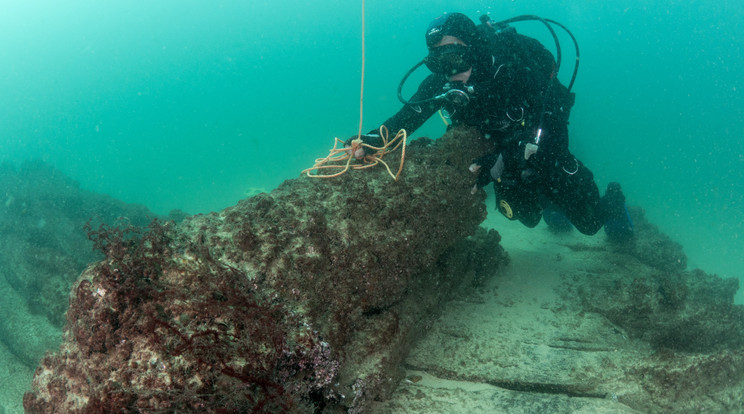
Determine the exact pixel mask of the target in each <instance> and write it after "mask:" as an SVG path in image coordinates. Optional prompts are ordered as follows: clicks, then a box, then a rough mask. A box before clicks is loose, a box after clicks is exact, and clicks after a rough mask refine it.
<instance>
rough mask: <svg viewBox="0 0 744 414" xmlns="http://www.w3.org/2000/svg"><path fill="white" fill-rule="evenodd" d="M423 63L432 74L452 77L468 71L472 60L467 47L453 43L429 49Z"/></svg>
mask: <svg viewBox="0 0 744 414" xmlns="http://www.w3.org/2000/svg"><path fill="white" fill-rule="evenodd" d="M424 63H425V64H426V67H427V68H429V70H430V71H432V72H433V73H439V74H442V75H446V76H452V75H455V74H458V73H461V72H465V71H467V70H468V69H470V68H471V67H472V66H473V58H472V52H471V50H470V48H469V47H468V46H465V45H463V44H459V43H453V44H447V45H442V46H437V47H433V48H431V49H429V55H428V56H427V57H426V58H425V59H424Z"/></svg>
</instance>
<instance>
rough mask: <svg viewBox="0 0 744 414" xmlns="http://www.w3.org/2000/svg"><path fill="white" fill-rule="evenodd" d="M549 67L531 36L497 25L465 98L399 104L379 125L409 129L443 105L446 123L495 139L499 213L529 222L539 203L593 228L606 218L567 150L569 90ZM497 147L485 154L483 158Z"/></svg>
mask: <svg viewBox="0 0 744 414" xmlns="http://www.w3.org/2000/svg"><path fill="white" fill-rule="evenodd" d="M554 68H555V61H554V59H553V56H552V54H551V53H550V52H549V51H548V50H547V49H545V47H543V46H542V44H540V42H538V41H537V40H535V39H533V38H530V37H527V36H523V35H520V34H518V33H516V32H514V31H510V32H506V33H500V34H498V35H495V36H493V39H492V41H490V42H488V43H487V46H484V47H483V50H481V51H480V52H479V53H478V60H477V63H476V64H475V65H474V66H473V71H472V74H471V76H470V79H469V80H468V83H467V85H469V86H472V88H473V89H472V93H471V94H470V97H471V99H470V101H469V103H468V104H467V105H465V106H462V107H457V106H454V105H449V104H446V103H443V101H442V100H439V101H429V102H427V103H423V104H420V105H405V106H404V107H403V108H402V109H401V110H400V111H399V112H398V113H396V114H395V115H393V116H392V117H391V118H390V119H388V120H387V121H385V123H384V125H385V126H386V127H387V128H388V130H390V131H398V130H400V129H401V128H403V129H406V130H407V131H408V132H409V133H411V132H413V131H414V130H416V129H417V128H419V127H420V126H421V125H422V124H423V123H424V122H425V121H426V120H427V119H428V118H429V117H431V116H432V115H433V114H434V113H435V112H436V111H437V110H439V109H440V108H441V109H444V110H445V111H446V112H447V113H448V114H449V115H450V117H451V120H452V123H453V125H461V124H464V125H470V126H475V127H477V128H478V129H479V130H480V131H481V132H482V133H483V134H484V136H485V138H486V139H492V140H495V143H496V147H497V154H501V155H502V156H503V159H504V165H505V169H504V172H503V174H502V175H501V179H500V180H499V181H498V182H494V188H495V190H496V194H497V203H498V207H499V210H500V211H501V212H502V213H503V214H504V215H506V216H507V217H509V218H510V219H515V220H520V221H521V222H522V223H524V224H525V225H526V226H528V227H534V226H536V225H537V224H538V223H539V222H540V218H541V217H542V211H543V208H545V207H548V206H551V205H552V206H551V207H552V208H556V209H558V210H559V211H561V212H562V213H563V214H564V215H565V216H566V217H567V218H568V219H569V220H570V221H571V223H572V224H573V225H574V226H575V227H576V228H577V229H578V230H579V231H581V232H582V233H585V234H594V233H596V232H597V231H598V230H599V229H600V228H601V227H602V225H603V224H604V223H605V221H606V219H607V214H606V213H605V210H606V209H605V208H604V206H603V204H604V203H603V202H602V201H601V200H600V197H599V191H598V189H597V185H596V184H595V182H594V177H593V175H592V173H591V171H589V169H588V168H586V167H585V166H584V164H582V163H581V161H579V160H577V159H576V158H575V157H574V156H573V155H572V154H571V153H570V152H569V149H568V117H569V112H570V110H571V106H572V105H573V102H574V94H573V93H569V91H568V90H567V89H566V87H565V86H563V85H562V84H560V82H559V81H558V80H557V79H556V78H555V76H554ZM446 84H447V79H446V78H445V76H443V75H438V74H432V75H430V76H429V77H427V78H426V79H425V80H424V81H423V82H422V83H421V85H420V86H419V88H418V90H417V92H416V93H415V94H414V95H413V97H412V98H411V102H419V101H422V100H425V99H428V98H432V97H434V96H437V95H439V94H441V93H442V92H443V91H444V90H445V89H444V88H446ZM539 128H541V129H542V134H541V138H540V142H539V149H538V151H537V152H536V153H535V154H534V155H532V156H530V157H529V159H528V160H525V158H524V155H525V153H524V151H525V149H524V148H525V144H527V143H530V142H534V138H535V136H536V133H537V130H538V129H539ZM497 154H491V155H490V159H491V161H493V160H495V159H496V156H497ZM484 159H489V154H484ZM479 164H480V163H479ZM491 164H493V162H491ZM484 166H485V167H486V168H487V169H490V167H491V165H484ZM487 183H488V182H487V181H486V182H482V183H481V184H483V185H485V184H487Z"/></svg>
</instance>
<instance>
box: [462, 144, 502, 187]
mask: <svg viewBox="0 0 744 414" xmlns="http://www.w3.org/2000/svg"><path fill="white" fill-rule="evenodd" d="M468 169H469V170H470V172H471V173H473V174H475V175H476V180H475V185H474V186H473V188H472V189H471V190H470V193H471V194H475V193H477V192H478V190H480V189H481V188H483V187H485V186H486V185H488V183H490V182H491V181H493V180H496V181H499V180H501V175H502V174H503V173H504V156H503V155H501V154H499V153H495V152H494V153H491V154H487V155H485V156H483V157H480V158H478V159H477V160H475V161H473V163H472V164H470V167H469V168H468Z"/></svg>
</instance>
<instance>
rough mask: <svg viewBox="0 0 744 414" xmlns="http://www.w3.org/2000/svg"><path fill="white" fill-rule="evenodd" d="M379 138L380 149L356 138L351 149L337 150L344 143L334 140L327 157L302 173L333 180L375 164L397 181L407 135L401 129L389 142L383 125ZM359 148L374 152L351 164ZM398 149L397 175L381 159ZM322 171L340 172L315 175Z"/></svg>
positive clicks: (403, 159)
mask: <svg viewBox="0 0 744 414" xmlns="http://www.w3.org/2000/svg"><path fill="white" fill-rule="evenodd" d="M380 137H382V146H381V147H375V146H374V145H369V144H366V143H364V141H363V140H362V139H361V138H357V139H355V140H353V141H351V147H349V148H339V147H338V145H339V143H340V144H341V145H344V142H343V141H341V140H340V139H338V138H334V142H333V148H332V149H331V150H330V151H329V153H328V156H326V157H325V158H317V159H316V160H315V164H314V165H313V166H312V167H310V168H306V169H304V170H302V172H303V173H304V174H306V175H307V176H308V177H311V178H333V177H338V176H339V175H342V174H344V173H345V172H347V171H349V169H353V170H361V169H365V168H370V167H374V166H375V165H377V164H382V165H384V166H385V169H386V170H387V172H388V174H390V176H391V177H392V178H393V179H394V180H395V181H398V178H399V177H400V173H401V171H403V163H404V162H405V157H406V139H407V138H408V134H407V133H406V130H405V129H401V130H400V131H398V133H397V134H396V135H395V137H393V139H390V140H389V139H388V130H387V127H385V125H383V126H381V127H380ZM360 147H363V148H364V149H365V151H367V150H372V151H374V153H372V154H369V155H365V156H364V157H363V158H362V159H361V160H360V161H361V163H360V164H352V160H353V159H355V158H354V153H355V152H356V151H357V150H358V149H359V148H360ZM391 147H392V148H391ZM398 148H401V155H400V165H399V166H398V171H397V173H396V174H393V172H392V171H391V170H390V166H389V165H388V164H387V163H386V162H385V161H383V160H382V158H383V157H384V156H385V155H387V154H390V153H391V152H393V151H395V150H397V149H398ZM323 169H340V170H341V171H338V172H336V173H332V174H318V173H317V171H318V170H323ZM313 171H316V173H315V174H311V172H313Z"/></svg>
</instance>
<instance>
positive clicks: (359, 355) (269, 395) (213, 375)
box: [24, 129, 506, 412]
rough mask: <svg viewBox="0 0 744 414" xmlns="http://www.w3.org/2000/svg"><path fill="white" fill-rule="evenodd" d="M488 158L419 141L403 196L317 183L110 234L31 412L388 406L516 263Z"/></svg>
mask: <svg viewBox="0 0 744 414" xmlns="http://www.w3.org/2000/svg"><path fill="white" fill-rule="evenodd" d="M487 145H488V143H487V142H486V141H485V140H483V139H482V138H481V137H479V136H478V135H477V134H476V133H475V132H474V131H472V130H467V129H461V130H458V129H455V130H452V131H450V132H449V133H447V134H446V135H445V136H444V137H442V138H440V139H438V140H436V141H432V140H426V139H420V140H418V141H414V142H413V143H412V144H411V145H410V147H409V148H408V149H407V152H406V157H405V166H404V169H403V174H402V176H401V178H400V179H399V180H398V181H393V180H392V179H391V178H390V176H389V175H388V174H387V173H386V172H385V170H384V169H383V168H382V167H381V166H379V167H378V168H371V169H365V170H354V171H349V172H348V173H346V174H344V175H341V176H339V177H336V178H327V179H321V178H315V179H312V178H308V177H304V176H303V177H301V178H298V179H294V180H288V181H286V182H285V183H284V184H282V185H281V186H280V187H279V188H277V189H276V190H274V191H272V192H271V193H269V194H260V195H257V196H255V197H252V198H250V199H247V200H243V201H241V202H240V203H239V204H238V205H236V206H234V207H230V208H227V209H225V210H223V211H221V212H218V213H211V214H208V215H200V216H195V217H191V218H189V219H186V220H185V221H184V222H182V223H180V224H179V225H174V224H170V223H167V222H166V223H154V224H153V225H151V226H150V228H149V229H147V230H137V229H122V228H112V227H102V228H100V229H92V232H91V236H92V238H93V239H94V241H95V242H96V244H97V246H98V247H99V248H100V249H101V250H102V251H103V252H104V253H105V254H106V258H105V259H104V260H103V261H101V262H98V263H96V264H93V265H91V266H90V267H88V269H86V271H85V272H83V274H82V275H81V276H80V278H79V279H78V281H77V283H76V285H75V287H74V288H73V291H72V293H71V301H70V309H69V311H68V314H67V324H66V326H65V333H64V336H65V340H64V342H63V344H62V346H61V348H60V350H59V351H58V352H56V353H53V354H50V355H48V356H47V357H45V358H44V359H43V360H42V362H41V364H40V366H39V368H38V369H37V372H36V375H35V378H34V383H33V390H32V391H31V392H29V393H27V394H26V396H25V398H24V406H25V408H26V410H27V411H28V412H51V411H54V410H61V411H65V412H82V411H86V412H119V411H131V410H137V409H139V410H145V411H162V410H173V411H192V410H199V411H204V412H209V411H217V410H218V409H219V410H223V411H227V412H233V411H234V412H244V411H255V412H275V411H287V412H308V411H310V412H312V411H326V412H334V411H337V410H340V411H345V410H350V411H352V412H353V411H359V410H361V409H363V408H364V407H365V406H366V405H367V404H368V403H369V402H370V401H372V400H374V399H376V398H380V397H384V396H385V395H387V394H388V393H390V392H391V391H392V389H394V387H395V386H396V384H397V383H398V381H399V380H400V378H401V375H402V374H401V372H400V368H399V363H400V361H401V360H402V358H404V357H405V355H406V353H407V351H408V347H409V345H410V343H411V341H412V340H414V339H415V337H416V336H417V334H418V333H419V332H420V331H421V330H422V329H423V328H424V326H425V324H426V323H427V315H430V312H431V311H432V310H433V309H436V308H437V306H438V305H439V304H440V303H441V302H442V301H444V300H446V299H448V298H450V297H451V296H452V294H453V292H454V291H456V289H457V287H459V286H461V285H462V284H471V283H474V282H476V281H477V279H479V278H484V277H487V275H488V274H489V273H490V272H492V271H494V270H495V269H496V268H497V267H498V265H499V263H501V262H503V261H505V257H506V256H505V254H504V253H503V249H501V247H500V246H499V245H498V241H499V237H498V234H497V233H496V232H495V231H490V232H485V231H483V230H480V231H477V229H478V225H479V223H480V222H481V221H483V219H484V218H485V214H486V213H485V205H484V203H483V201H484V196H483V195H482V194H478V195H471V194H470V188H471V187H472V184H473V178H472V176H471V174H470V172H469V171H468V170H467V166H468V165H469V163H470V162H471V160H472V159H474V158H476V157H477V156H479V155H481V154H482V153H484V152H485V151H487V150H488V149H489V148H487ZM386 161H388V162H392V163H393V164H395V165H397V164H396V163H397V162H398V161H399V155H397V154H389V155H388V156H387V157H386ZM476 233H477V234H476ZM468 236H471V237H468ZM462 275H466V276H465V277H463V276H462Z"/></svg>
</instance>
